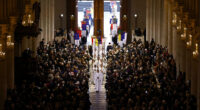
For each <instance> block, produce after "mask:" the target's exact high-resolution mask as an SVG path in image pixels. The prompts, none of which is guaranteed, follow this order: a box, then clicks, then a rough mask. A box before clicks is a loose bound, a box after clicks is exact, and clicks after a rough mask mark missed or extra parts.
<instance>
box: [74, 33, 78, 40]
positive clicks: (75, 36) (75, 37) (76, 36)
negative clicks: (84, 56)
mask: <svg viewBox="0 0 200 110" xmlns="http://www.w3.org/2000/svg"><path fill="white" fill-rule="evenodd" d="M74 39H75V40H79V34H78V33H77V32H76V33H75V34H74Z"/></svg>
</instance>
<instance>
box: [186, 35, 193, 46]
mask: <svg viewBox="0 0 200 110" xmlns="http://www.w3.org/2000/svg"><path fill="white" fill-rule="evenodd" d="M186 45H187V48H190V47H191V46H192V34H189V39H188V41H187V42H186Z"/></svg>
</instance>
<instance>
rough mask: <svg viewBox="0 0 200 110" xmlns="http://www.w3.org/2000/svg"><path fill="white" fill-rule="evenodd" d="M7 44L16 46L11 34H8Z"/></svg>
mask: <svg viewBox="0 0 200 110" xmlns="http://www.w3.org/2000/svg"><path fill="white" fill-rule="evenodd" d="M7 46H8V47H10V46H14V43H13V42H12V41H11V35H8V36H7Z"/></svg>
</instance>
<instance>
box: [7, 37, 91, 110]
mask: <svg viewBox="0 0 200 110" xmlns="http://www.w3.org/2000/svg"><path fill="white" fill-rule="evenodd" d="M44 44H45V43H44V40H43V41H41V43H40V46H39V47H38V50H37V65H38V70H37V72H36V73H34V74H32V75H31V77H30V78H29V79H24V81H23V83H22V84H20V85H19V86H18V85H17V86H16V87H15V88H14V89H13V90H9V91H8V94H7V100H6V102H5V109H6V110H88V109H89V108H90V101H89V94H88V88H89V87H88V80H89V74H88V72H89V71H88V68H89V67H88V63H89V58H90V56H89V53H88V52H87V49H86V48H85V47H84V46H79V47H78V46H75V45H72V44H71V43H69V42H68V41H67V40H65V39H62V40H61V42H58V41H55V40H54V41H53V42H51V43H48V44H47V45H44Z"/></svg>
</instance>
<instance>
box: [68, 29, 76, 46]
mask: <svg viewBox="0 0 200 110" xmlns="http://www.w3.org/2000/svg"><path fill="white" fill-rule="evenodd" d="M69 36H70V41H71V43H72V44H74V43H75V42H74V31H72V30H70V32H69Z"/></svg>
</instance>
